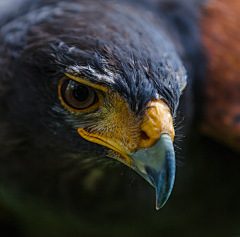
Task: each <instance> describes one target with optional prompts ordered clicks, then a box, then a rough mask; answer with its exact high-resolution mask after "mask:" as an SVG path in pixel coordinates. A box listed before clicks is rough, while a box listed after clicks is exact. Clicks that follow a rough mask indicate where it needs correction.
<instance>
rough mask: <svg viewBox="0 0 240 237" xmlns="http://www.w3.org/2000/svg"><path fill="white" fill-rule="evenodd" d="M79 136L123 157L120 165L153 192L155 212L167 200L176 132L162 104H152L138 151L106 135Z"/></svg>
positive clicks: (145, 116)
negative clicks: (140, 178)
mask: <svg viewBox="0 0 240 237" xmlns="http://www.w3.org/2000/svg"><path fill="white" fill-rule="evenodd" d="M78 133H79V134H80V135H81V136H82V137H83V138H85V139H86V140H88V141H91V142H94V143H98V144H100V145H102V146H105V147H108V148H110V149H111V150H113V151H115V152H117V153H119V154H121V155H122V157H124V159H123V160H120V161H121V162H123V163H125V164H126V165H128V166H130V167H131V168H133V169H134V170H135V171H136V172H137V173H138V174H140V175H141V176H142V177H143V178H144V179H146V180H147V181H148V182H149V183H150V184H151V185H152V186H153V187H155V189H156V209H157V210H158V209H160V208H161V207H163V206H164V204H165V203H166V201H167V200H168V198H169V196H170V194H171V191H172V188H173V184H174V179H175V170H176V165H175V153H174V148H173V140H174V136H175V131H174V127H173V122H172V116H171V112H170V109H169V107H168V106H167V105H166V104H165V103H164V102H163V101H151V102H150V103H149V108H148V109H147V111H146V113H145V115H144V118H143V123H142V124H141V133H140V139H139V146H138V150H137V151H130V150H128V149H127V148H126V147H125V146H124V144H122V143H121V141H119V140H118V139H117V138H116V137H114V136H112V137H110V136H108V134H99V133H96V132H95V133H94V132H91V133H89V132H87V131H86V130H85V129H83V128H79V129H78Z"/></svg>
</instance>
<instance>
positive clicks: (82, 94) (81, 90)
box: [73, 85, 89, 102]
mask: <svg viewBox="0 0 240 237" xmlns="http://www.w3.org/2000/svg"><path fill="white" fill-rule="evenodd" d="M88 97H89V92H88V89H87V88H86V87H85V86H81V85H79V86H75V87H74V89H73V98H74V99H75V100H77V101H79V102H83V101H85V100H87V99H88Z"/></svg>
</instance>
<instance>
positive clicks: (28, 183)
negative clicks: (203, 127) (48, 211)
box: [0, 1, 187, 209]
mask: <svg viewBox="0 0 240 237" xmlns="http://www.w3.org/2000/svg"><path fill="white" fill-rule="evenodd" d="M40 5H41V4H40ZM40 5H39V6H37V7H35V8H34V7H32V8H31V10H29V11H28V12H26V13H24V14H22V15H21V16H19V17H17V18H16V19H13V20H11V21H9V22H8V23H6V24H4V25H3V26H2V27H1V32H0V68H1V70H0V113H1V118H0V128H1V135H0V139H1V145H0V146H1V155H0V156H1V159H0V163H1V165H0V166H1V168H0V173H1V174H0V181H1V185H2V186H7V187H15V188H16V187H17V189H23V190H28V191H29V190H30V191H32V190H33V184H32V182H33V181H32V180H33V177H35V178H34V180H35V181H34V182H35V184H36V180H37V179H38V178H39V177H42V176H43V174H44V175H45V176H44V177H45V178H46V177H48V176H47V175H46V174H52V173H54V170H57V169H64V168H65V167H68V168H69V167H71V169H74V168H73V166H75V168H76V166H79V167H86V168H84V169H89V167H91V166H92V165H94V164H99V163H102V164H103V163H107V162H112V161H116V160H117V161H120V162H122V163H124V164H125V165H127V166H129V167H131V168H132V169H133V170H135V171H136V172H137V173H138V174H140V175H141V176H142V177H143V178H144V179H146V180H147V181H148V182H149V183H150V184H151V185H152V186H154V187H155V189H156V196H157V198H156V207H157V209H158V208H160V207H162V206H163V205H164V203H165V202H166V200H167V199H168V197H169V195H170V193H171V190H172V187H173V183H174V176H175V154H174V147H173V142H174V136H175V130H174V119H175V117H176V110H177V107H178V103H179V98H180V95H181V93H182V91H183V89H184V88H185V86H186V83H187V82H186V78H187V76H186V71H185V69H184V67H183V65H182V62H181V59H180V58H179V56H178V55H177V53H176V49H175V46H174V41H173V40H172V39H171V33H170V29H169V28H168V26H167V25H166V24H165V23H164V20H163V19H162V18H161V17H156V15H155V13H150V12H145V11H144V10H141V7H140V6H139V7H137V8H136V7H133V6H131V5H127V6H125V5H124V4H120V3H119V4H117V3H115V2H111V1H110V2H109V1H74V2H58V1H53V3H51V4H49V5H45V6H40ZM42 5H43V4H42ZM69 164H71V165H69ZM79 172H84V171H79ZM57 176H59V177H60V176H61V175H60V173H57ZM37 177H38V178H37ZM49 177H50V175H49ZM39 179H41V178H39ZM46 179H47V178H46ZM47 180H48V179H47ZM47 182H50V178H49V180H48V181H47ZM40 186H41V185H39V186H38V188H39V189H41V188H44V187H40Z"/></svg>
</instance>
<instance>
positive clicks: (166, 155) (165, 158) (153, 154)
mask: <svg viewBox="0 0 240 237" xmlns="http://www.w3.org/2000/svg"><path fill="white" fill-rule="evenodd" d="M131 157H132V160H133V162H134V166H135V167H134V170H135V171H136V172H137V173H138V174H140V175H141V176H142V177H143V178H144V179H146V180H147V181H148V182H149V183H150V184H151V185H152V186H153V187H155V189H156V209H157V210H159V209H160V208H161V207H163V206H164V204H165V203H166V201H167V200H168V198H169V196H170V194H171V191H172V188H173V184H174V180H175V170H176V164H175V153H174V148H173V143H172V140H171V137H170V136H169V135H168V134H162V135H161V137H160V139H159V140H158V142H157V143H156V144H155V145H154V146H152V147H150V148H148V149H140V150H138V151H137V152H136V153H134V154H132V155H131Z"/></svg>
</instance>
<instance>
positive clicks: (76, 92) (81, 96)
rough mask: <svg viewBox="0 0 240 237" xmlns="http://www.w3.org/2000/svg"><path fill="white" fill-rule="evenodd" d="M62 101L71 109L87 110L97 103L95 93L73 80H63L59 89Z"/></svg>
mask: <svg viewBox="0 0 240 237" xmlns="http://www.w3.org/2000/svg"><path fill="white" fill-rule="evenodd" d="M61 97H62V99H63V101H64V102H65V103H66V104H67V105H68V106H70V107H71V108H73V109H78V110H82V109H87V108H89V107H90V106H92V105H94V104H96V103H97V102H98V97H97V94H96V92H95V91H94V90H93V89H92V88H91V87H89V86H86V85H83V84H81V83H79V82H77V81H74V80H71V79H69V80H65V81H64V82H63V83H62V87H61Z"/></svg>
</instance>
